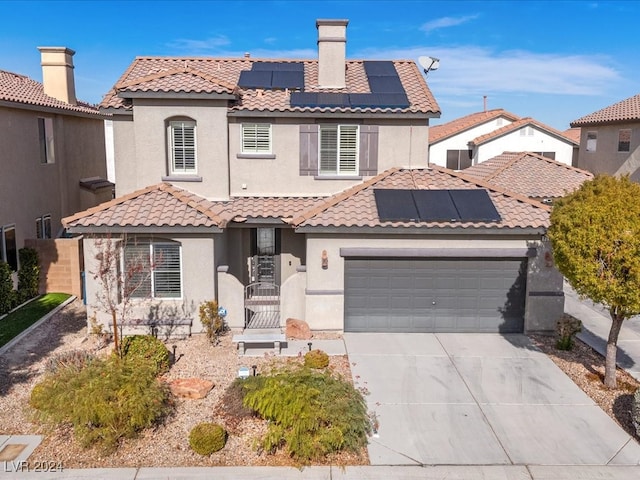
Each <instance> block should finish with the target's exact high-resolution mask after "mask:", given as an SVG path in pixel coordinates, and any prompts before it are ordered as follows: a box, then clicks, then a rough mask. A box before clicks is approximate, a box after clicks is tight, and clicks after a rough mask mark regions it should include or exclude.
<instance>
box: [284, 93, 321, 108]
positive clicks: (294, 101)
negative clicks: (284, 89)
mask: <svg viewBox="0 0 640 480" xmlns="http://www.w3.org/2000/svg"><path fill="white" fill-rule="evenodd" d="M289 103H290V104H291V106H292V107H315V106H317V105H318V94H317V93H311V92H292V93H291V98H290V99H289Z"/></svg>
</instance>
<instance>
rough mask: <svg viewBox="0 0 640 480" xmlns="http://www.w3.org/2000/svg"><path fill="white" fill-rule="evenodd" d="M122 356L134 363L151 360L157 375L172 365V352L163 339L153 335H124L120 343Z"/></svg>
mask: <svg viewBox="0 0 640 480" xmlns="http://www.w3.org/2000/svg"><path fill="white" fill-rule="evenodd" d="M120 350H121V352H122V358H124V359H126V360H127V361H131V362H134V363H140V362H150V364H151V366H152V367H153V368H154V369H155V371H156V375H160V374H163V373H167V372H168V371H169V366H170V365H171V354H170V353H169V350H168V349H167V347H166V346H165V345H164V343H162V340H158V339H157V338H155V337H153V336H151V335H132V336H129V337H124V338H123V339H122V344H121V345H120Z"/></svg>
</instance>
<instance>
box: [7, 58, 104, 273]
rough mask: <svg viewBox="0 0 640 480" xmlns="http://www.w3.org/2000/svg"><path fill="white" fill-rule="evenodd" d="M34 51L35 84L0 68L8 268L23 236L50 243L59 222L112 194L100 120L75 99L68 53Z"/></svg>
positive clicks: (100, 115) (92, 109) (92, 108)
mask: <svg viewBox="0 0 640 480" xmlns="http://www.w3.org/2000/svg"><path fill="white" fill-rule="evenodd" d="M39 50H40V52H41V59H42V73H43V83H39V82H36V81H35V80H32V79H30V78H28V77H26V76H24V75H19V74H17V73H12V72H7V71H4V70H0V132H2V133H1V134H0V135H1V136H0V164H1V165H2V175H1V176H0V260H3V261H6V262H8V263H9V265H11V267H12V268H13V269H14V270H16V269H17V268H18V255H17V250H18V249H20V248H22V246H23V245H24V241H25V240H26V239H35V238H55V237H56V236H57V235H58V234H59V233H60V232H61V230H62V225H61V219H62V217H65V216H68V215H70V214H72V213H75V212H77V211H80V210H84V209H86V208H89V207H92V206H94V205H97V204H98V203H101V202H103V201H106V200H109V199H110V198H111V197H112V193H111V190H112V187H113V185H112V184H110V183H109V182H105V181H104V179H105V178H106V163H105V144H104V126H103V125H104V118H105V115H104V114H103V113H101V112H100V111H99V109H98V108H97V107H95V106H92V105H89V104H87V103H83V102H81V101H79V100H77V99H76V93H75V84H74V74H73V69H74V66H73V55H74V53H75V52H74V51H73V50H70V49H68V48H64V47H40V48H39Z"/></svg>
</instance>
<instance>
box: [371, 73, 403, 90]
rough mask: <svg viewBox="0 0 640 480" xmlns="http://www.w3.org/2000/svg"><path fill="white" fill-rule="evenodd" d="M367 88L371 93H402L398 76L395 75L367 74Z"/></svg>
mask: <svg viewBox="0 0 640 480" xmlns="http://www.w3.org/2000/svg"><path fill="white" fill-rule="evenodd" d="M369 88H370V89H371V91H372V92H373V93H404V87H403V86H402V82H401V81H400V78H399V77H398V76H397V75H395V76H388V77H379V76H369Z"/></svg>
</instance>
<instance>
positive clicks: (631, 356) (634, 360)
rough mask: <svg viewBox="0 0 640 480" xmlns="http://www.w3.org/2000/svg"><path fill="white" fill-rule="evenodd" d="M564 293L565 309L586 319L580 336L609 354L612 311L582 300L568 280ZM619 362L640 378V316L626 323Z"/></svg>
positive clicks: (583, 321)
mask: <svg viewBox="0 0 640 480" xmlns="http://www.w3.org/2000/svg"><path fill="white" fill-rule="evenodd" d="M564 293H565V301H564V311H565V312H566V313H568V314H569V315H572V316H573V317H575V318H577V319H579V320H581V321H582V332H580V333H579V334H578V335H577V337H578V338H579V339H580V340H582V341H583V342H584V343H586V344H587V345H590V346H591V347H593V348H594V349H595V350H596V351H598V352H599V353H601V354H602V355H605V353H606V347H607V337H608V336H609V330H610V329H611V317H609V312H608V311H607V310H605V309H604V308H602V307H601V306H600V305H596V304H594V303H593V302H591V301H589V300H582V301H581V300H580V299H579V298H578V296H577V294H576V293H575V292H574V291H573V289H572V288H571V287H569V286H568V285H566V284H565V289H564ZM617 363H618V366H619V367H620V368H624V369H625V370H626V371H627V372H629V374H631V375H632V376H633V377H635V378H636V379H637V380H640V317H633V318H630V319H628V320H625V321H624V323H623V324H622V329H621V330H620V335H619V337H618V357H617Z"/></svg>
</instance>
